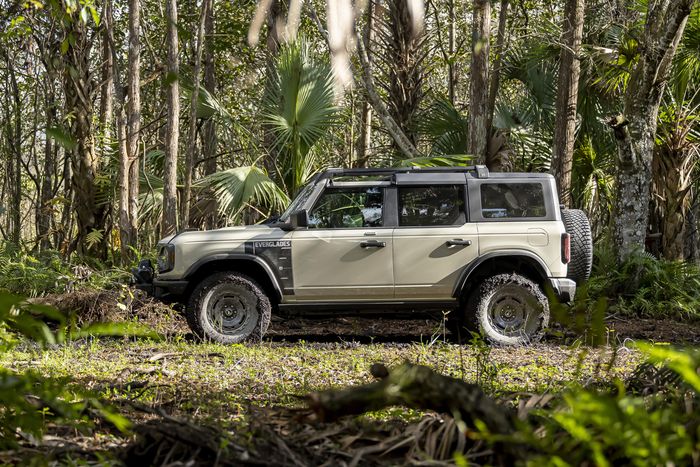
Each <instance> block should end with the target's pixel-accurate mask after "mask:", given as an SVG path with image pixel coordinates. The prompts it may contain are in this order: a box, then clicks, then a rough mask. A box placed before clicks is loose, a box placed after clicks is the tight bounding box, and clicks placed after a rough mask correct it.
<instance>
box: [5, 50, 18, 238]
mask: <svg viewBox="0 0 700 467" xmlns="http://www.w3.org/2000/svg"><path fill="white" fill-rule="evenodd" d="M6 58H7V59H8V60H7V67H8V68H7V69H8V74H9V76H10V89H11V94H12V103H13V104H14V113H13V117H14V121H13V123H12V124H9V122H8V129H9V130H10V132H9V141H8V143H9V145H10V148H11V150H12V151H11V154H12V158H11V159H10V163H9V164H8V166H9V169H10V171H9V173H8V181H9V182H10V194H11V199H10V203H9V204H10V221H11V222H10V228H9V229H8V233H9V235H10V241H11V242H12V243H14V244H15V245H19V244H20V243H21V241H22V164H21V161H22V98H21V95H20V90H19V85H18V83H17V74H16V73H15V67H14V64H13V63H12V61H11V60H9V57H8V56H7V55H6ZM7 110H8V112H9V111H10V108H9V107H8V109H7Z"/></svg>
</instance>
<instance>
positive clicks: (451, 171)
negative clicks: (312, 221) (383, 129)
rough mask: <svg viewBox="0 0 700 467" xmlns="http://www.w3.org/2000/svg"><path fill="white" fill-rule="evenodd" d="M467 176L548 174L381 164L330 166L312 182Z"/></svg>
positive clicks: (463, 178)
mask: <svg viewBox="0 0 700 467" xmlns="http://www.w3.org/2000/svg"><path fill="white" fill-rule="evenodd" d="M468 178H472V179H474V178H476V179H523V178H529V179H549V178H552V175H550V174H547V173H531V172H489V170H488V168H486V166H484V165H472V166H462V167H383V168H351V169H344V168H331V169H327V170H325V171H323V172H321V173H319V174H317V175H316V176H315V177H314V180H313V181H318V180H324V179H330V180H332V181H335V182H336V183H346V182H367V183H379V182H396V183H401V184H403V183H409V184H410V183H411V181H414V182H419V181H420V182H421V183H442V184H444V183H464V182H465V181H466V179H468Z"/></svg>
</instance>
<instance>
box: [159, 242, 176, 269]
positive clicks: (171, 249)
mask: <svg viewBox="0 0 700 467" xmlns="http://www.w3.org/2000/svg"><path fill="white" fill-rule="evenodd" d="M173 267H175V245H173V244H170V243H168V244H167V245H163V246H162V247H160V250H159V251H158V272H159V273H163V272H168V271H172V269H173Z"/></svg>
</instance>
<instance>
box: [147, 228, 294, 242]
mask: <svg viewBox="0 0 700 467" xmlns="http://www.w3.org/2000/svg"><path fill="white" fill-rule="evenodd" d="M281 232H282V231H281V230H280V229H278V228H275V227H272V226H270V225H266V224H257V225H244V226H239V227H224V228H222V229H215V230H188V231H183V232H180V233H178V234H177V235H171V236H169V237H165V238H163V239H162V240H161V241H160V242H158V243H161V244H165V243H172V244H176V243H199V242H210V241H226V240H245V239H249V238H259V237H263V238H265V237H268V236H270V235H272V236H274V235H275V234H276V235H277V236H279V234H280V233H281Z"/></svg>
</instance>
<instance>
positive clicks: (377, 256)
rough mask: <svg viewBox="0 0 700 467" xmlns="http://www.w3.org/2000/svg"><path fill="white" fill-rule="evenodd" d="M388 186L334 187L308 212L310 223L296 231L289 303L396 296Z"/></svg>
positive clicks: (293, 242)
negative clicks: (388, 222) (388, 223)
mask: <svg viewBox="0 0 700 467" xmlns="http://www.w3.org/2000/svg"><path fill="white" fill-rule="evenodd" d="M384 197H385V187H384V186H376V185H375V186H366V185H365V186H362V185H357V184H348V185H341V184H336V186H331V187H328V188H326V190H325V191H324V192H323V193H322V194H321V196H320V197H319V199H318V200H317V201H316V202H315V204H314V207H313V208H312V209H311V210H310V211H309V227H308V228H306V229H298V230H295V231H294V232H293V233H292V245H293V247H292V259H293V264H294V292H295V294H294V298H293V299H291V301H322V302H332V301H348V300H352V301H362V300H375V301H376V300H382V299H392V298H393V292H394V276H393V261H392V236H391V232H392V227H387V226H386V225H385V209H384V204H385V202H384Z"/></svg>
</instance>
